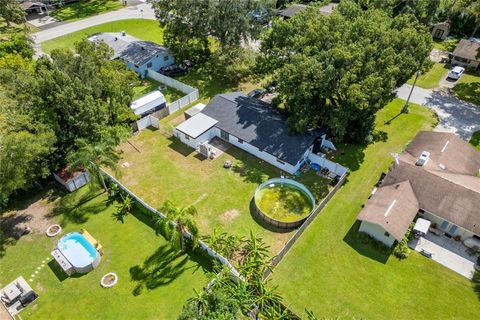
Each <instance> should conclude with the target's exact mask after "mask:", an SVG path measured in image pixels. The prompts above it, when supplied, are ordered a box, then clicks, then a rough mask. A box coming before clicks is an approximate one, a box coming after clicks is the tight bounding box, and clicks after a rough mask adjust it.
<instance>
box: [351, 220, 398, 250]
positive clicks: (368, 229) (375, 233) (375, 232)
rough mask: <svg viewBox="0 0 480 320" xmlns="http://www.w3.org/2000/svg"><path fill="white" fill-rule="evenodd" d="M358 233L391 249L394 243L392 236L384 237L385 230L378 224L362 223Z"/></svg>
mask: <svg viewBox="0 0 480 320" xmlns="http://www.w3.org/2000/svg"><path fill="white" fill-rule="evenodd" d="M358 231H361V232H365V233H367V234H369V235H371V236H372V237H374V238H375V239H377V240H378V241H381V242H383V243H384V244H385V245H386V246H388V247H391V246H392V245H393V243H394V242H395V238H394V237H393V236H392V235H389V236H386V235H385V232H386V231H385V229H383V228H382V227H381V226H379V225H378V224H374V223H370V222H366V221H362V223H361V224H360V229H358Z"/></svg>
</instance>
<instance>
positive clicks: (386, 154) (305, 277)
mask: <svg viewBox="0 0 480 320" xmlns="http://www.w3.org/2000/svg"><path fill="white" fill-rule="evenodd" d="M403 103H404V102H403V101H401V100H395V101H393V102H392V103H391V104H389V105H388V106H387V107H386V108H384V109H383V110H381V111H380V112H379V113H378V115H377V135H378V136H385V135H386V137H387V140H386V141H384V139H380V140H379V141H378V142H375V143H373V144H370V145H369V146H367V147H362V146H356V145H348V146H338V148H339V149H343V150H344V151H345V155H344V156H340V157H337V161H339V162H340V163H342V164H344V165H347V166H348V167H349V168H350V169H351V174H350V175H349V177H348V181H347V182H346V184H345V185H344V186H343V187H342V188H341V189H340V190H339V192H338V193H337V194H336V195H335V196H334V197H333V199H332V200H331V201H330V202H329V203H328V204H327V206H326V208H325V209H324V211H323V212H322V213H321V214H320V215H319V216H318V217H317V218H316V219H315V221H314V222H313V223H312V224H311V225H310V226H309V228H308V229H307V230H306V231H305V233H304V234H303V235H302V236H301V237H300V239H299V240H298V241H297V242H296V244H295V245H294V246H293V248H292V249H291V250H290V252H289V253H288V254H287V256H286V257H285V258H284V260H283V261H282V262H281V263H280V264H279V265H278V266H277V267H276V268H275V269H274V272H273V275H272V276H271V279H272V280H273V284H275V285H278V287H279V291H280V293H281V294H282V295H283V296H284V298H285V301H286V304H287V305H288V306H289V307H290V308H292V309H293V311H295V312H296V313H298V314H300V315H303V316H305V312H304V308H308V309H311V310H313V311H314V312H315V314H316V316H317V317H318V318H320V319H323V318H326V319H337V318H338V319H398V320H399V319H412V318H414V319H476V318H478V310H480V301H479V299H480V297H479V295H478V293H475V292H474V289H473V288H472V284H471V283H470V282H469V281H468V280H467V279H466V278H464V277H462V276H460V275H458V274H456V273H454V272H453V271H450V270H449V269H447V268H445V267H443V266H441V265H440V264H438V263H435V262H433V261H431V260H429V259H428V258H425V257H424V256H421V255H420V254H418V253H412V254H411V255H410V257H409V258H408V259H407V260H404V261H399V260H397V259H396V258H395V257H394V256H390V257H387V256H384V255H383V254H381V253H380V252H379V251H377V250H376V249H374V248H373V247H371V246H366V245H363V244H361V243H360V242H359V241H357V240H356V239H357V238H356V236H355V234H356V233H357V228H358V224H355V221H356V217H357V215H358V213H359V212H360V210H361V206H362V205H363V204H365V203H366V201H367V198H368V196H369V194H370V192H371V191H372V189H373V187H374V184H375V183H376V181H377V180H378V178H379V177H380V174H381V172H386V171H387V168H388V166H389V165H390V164H391V163H392V156H391V153H393V152H400V151H401V150H402V149H403V148H404V147H405V145H406V144H407V143H408V142H409V141H411V140H412V139H413V138H414V136H415V134H416V133H417V132H418V131H419V130H431V128H432V126H433V125H434V124H435V118H434V116H433V114H432V113H431V112H430V111H429V110H428V109H426V108H423V107H420V106H418V105H414V104H412V105H411V108H410V110H409V113H408V114H401V115H399V116H398V117H396V118H395V119H394V120H393V121H392V122H391V124H390V125H386V124H385V122H387V121H388V120H389V119H392V118H394V117H395V116H397V115H398V114H399V112H400V110H401V109H402V106H403Z"/></svg>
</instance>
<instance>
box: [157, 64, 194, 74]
mask: <svg viewBox="0 0 480 320" xmlns="http://www.w3.org/2000/svg"><path fill="white" fill-rule="evenodd" d="M160 73H161V74H163V75H165V76H167V77H177V76H184V75H186V74H187V73H188V68H187V67H185V66H181V65H177V64H172V65H171V66H168V67H163V68H160Z"/></svg>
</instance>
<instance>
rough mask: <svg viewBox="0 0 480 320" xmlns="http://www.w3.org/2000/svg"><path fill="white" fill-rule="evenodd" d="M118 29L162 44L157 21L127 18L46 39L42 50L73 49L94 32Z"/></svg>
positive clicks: (161, 33) (161, 35)
mask: <svg viewBox="0 0 480 320" xmlns="http://www.w3.org/2000/svg"><path fill="white" fill-rule="evenodd" d="M120 31H125V32H126V33H127V34H129V35H132V36H134V37H137V38H139V39H142V40H146V41H153V42H156V43H159V44H163V29H162V28H160V26H159V24H158V21H154V20H143V19H128V20H119V21H114V22H108V23H104V24H101V25H98V26H93V27H90V28H86V29H83V30H80V31H76V32H73V33H70V34H67V35H64V36H61V37H58V38H55V39H52V40H49V41H46V42H44V43H42V50H43V51H44V52H46V53H50V52H51V51H52V50H53V49H57V48H70V49H73V48H74V44H75V42H78V41H80V40H82V39H85V38H86V37H88V36H90V35H92V34H94V33H97V32H120Z"/></svg>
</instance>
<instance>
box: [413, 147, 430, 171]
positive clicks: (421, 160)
mask: <svg viewBox="0 0 480 320" xmlns="http://www.w3.org/2000/svg"><path fill="white" fill-rule="evenodd" d="M428 160H430V152H428V151H423V152H422V154H421V155H420V158H418V160H417V163H415V164H416V165H417V166H421V167H423V166H424V165H426V164H427V162H428Z"/></svg>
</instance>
